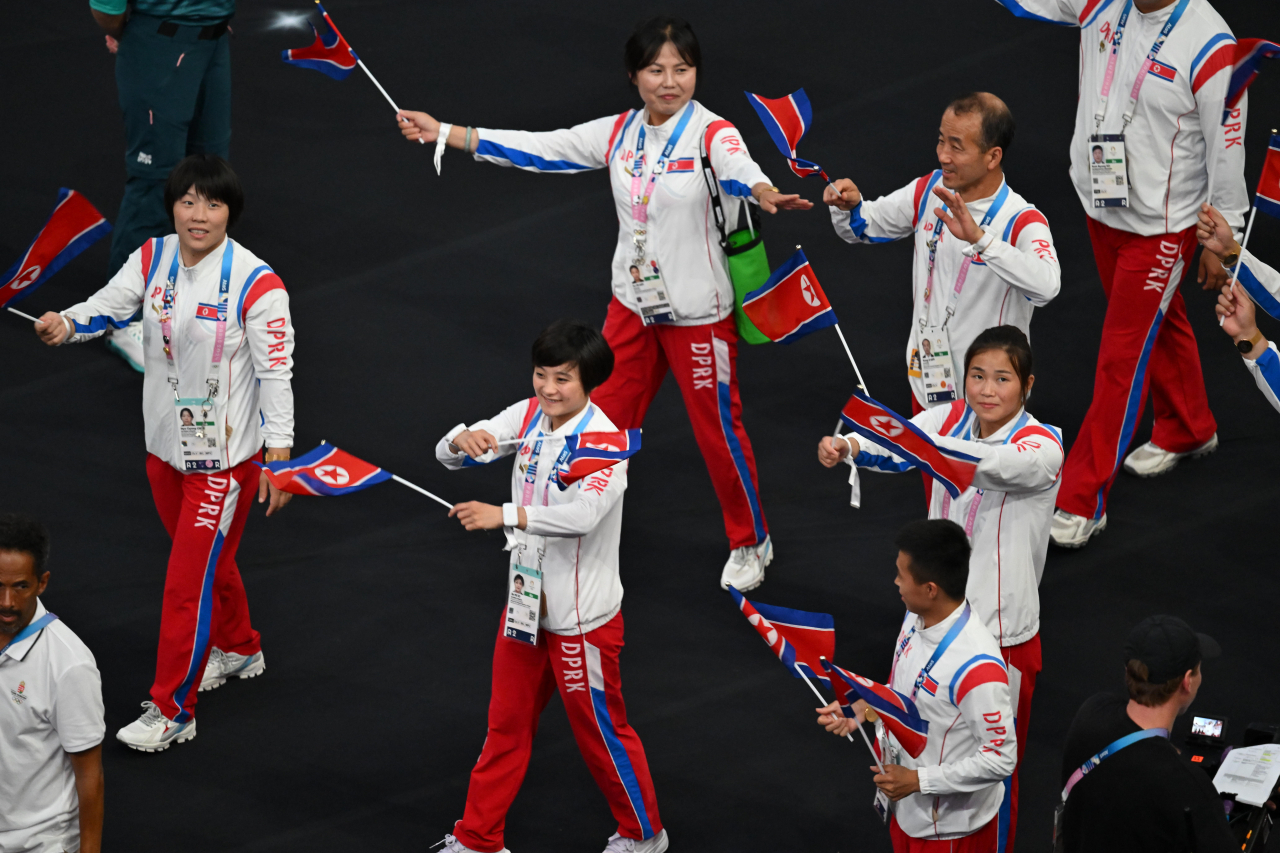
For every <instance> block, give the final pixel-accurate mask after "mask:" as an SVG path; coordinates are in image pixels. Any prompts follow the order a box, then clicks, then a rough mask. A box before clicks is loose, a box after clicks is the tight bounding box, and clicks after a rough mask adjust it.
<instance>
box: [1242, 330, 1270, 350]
mask: <svg viewBox="0 0 1280 853" xmlns="http://www.w3.org/2000/svg"><path fill="white" fill-rule="evenodd" d="M1263 340H1264V338H1263V336H1262V330H1261V329H1255V330H1254V332H1253V335H1252V337H1248V338H1241V339H1240V340H1238V341H1236V349H1238V350H1240V354H1241V355H1248V354H1249V353H1251V352H1253V348H1254V347H1256V346H1257V345H1258V344H1259V343H1261V342H1262V341H1263Z"/></svg>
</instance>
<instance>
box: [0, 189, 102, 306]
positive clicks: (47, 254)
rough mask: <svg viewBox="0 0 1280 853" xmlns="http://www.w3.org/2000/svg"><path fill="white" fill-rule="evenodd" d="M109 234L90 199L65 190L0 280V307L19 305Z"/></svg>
mask: <svg viewBox="0 0 1280 853" xmlns="http://www.w3.org/2000/svg"><path fill="white" fill-rule="evenodd" d="M110 232H111V223H110V222H108V221H107V220H106V218H105V217H104V216H103V215H102V214H101V213H99V212H98V211H97V210H96V209H95V208H94V206H93V205H92V204H89V200H88V199H86V198H85V197H84V196H82V195H80V193H78V192H76V191H75V190H69V189H67V188H66V187H63V188H62V189H60V190H58V203H57V204H56V205H54V207H53V213H51V214H50V215H49V220H48V221H47V222H45V224H44V227H43V228H41V229H40V233H39V234H37V235H36V239H35V240H33V241H32V242H31V245H30V246H28V247H27V251H26V252H24V253H23V254H22V256H21V257H20V258H18V260H17V261H15V262H14V264H13V266H11V267H9V270H8V272H6V273H5V274H4V277H3V278H0V282H3V284H0V305H4V304H6V303H8V302H19V301H21V300H23V299H25V298H26V297H27V296H30V295H31V292H32V291H33V290H35V289H36V288H37V287H39V286H40V285H42V284H44V283H45V282H46V281H48V280H49V277H50V276H52V275H53V274H54V273H56V272H57V271H58V270H60V269H62V268H63V266H65V265H66V263H67V262H68V261H70V260H71V259H72V258H74V257H75V256H76V255H78V254H80V253H81V252H83V251H84V250H85V249H87V248H89V247H90V246H92V245H93V244H94V243H95V242H96V241H97V240H98V239H99V238H101V237H102V236H104V235H105V234H108V233H110Z"/></svg>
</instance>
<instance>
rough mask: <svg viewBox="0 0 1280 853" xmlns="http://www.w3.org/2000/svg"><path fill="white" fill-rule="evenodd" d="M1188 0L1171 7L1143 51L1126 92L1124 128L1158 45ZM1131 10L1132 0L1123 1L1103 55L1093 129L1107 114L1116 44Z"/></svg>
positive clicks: (1129, 118)
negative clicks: (1104, 67) (1108, 49)
mask: <svg viewBox="0 0 1280 853" xmlns="http://www.w3.org/2000/svg"><path fill="white" fill-rule="evenodd" d="M1190 2H1191V0H1178V5H1177V6H1174V7H1173V13H1172V14H1171V15H1169V20H1167V21H1165V23H1164V27H1163V28H1162V29H1161V30H1160V35H1158V36H1156V42H1155V44H1153V45H1151V50H1149V51H1147V58H1146V59H1145V60H1143V62H1142V67H1140V68H1139V69H1138V76H1137V78H1136V79H1135V80H1134V81H1133V89H1131V90H1130V92H1129V108H1128V109H1127V110H1125V113H1124V126H1123V127H1122V128H1121V132H1123V131H1124V128H1127V127H1128V126H1129V122H1131V121H1133V111H1134V110H1135V109H1137V106H1138V93H1139V92H1141V91H1142V84H1143V83H1145V82H1146V80H1147V72H1148V71H1150V70H1151V64H1152V63H1153V62H1155V60H1156V56H1157V55H1158V54H1159V53H1160V48H1162V47H1164V43H1165V40H1166V39H1168V38H1169V34H1170V33H1172V32H1173V28H1174V27H1176V26H1177V25H1178V20H1179V19H1180V18H1181V17H1182V13H1183V12H1185V11H1187V5H1188V4H1189V3H1190ZM1132 9H1133V0H1125V4H1124V11H1123V12H1121V13H1120V20H1119V21H1117V22H1116V34H1115V36H1114V38H1112V40H1111V55H1110V56H1108V57H1107V73H1106V75H1105V76H1104V77H1103V78H1102V100H1101V102H1100V103H1099V104H1098V111H1097V112H1096V113H1094V114H1093V120H1094V127H1095V129H1101V128H1102V120H1103V119H1104V118H1106V116H1107V101H1108V100H1110V98H1111V83H1112V81H1113V80H1114V79H1115V76H1116V58H1117V56H1118V55H1119V53H1120V43H1121V42H1122V41H1124V28H1125V25H1126V24H1128V22H1129V12H1130V11H1132Z"/></svg>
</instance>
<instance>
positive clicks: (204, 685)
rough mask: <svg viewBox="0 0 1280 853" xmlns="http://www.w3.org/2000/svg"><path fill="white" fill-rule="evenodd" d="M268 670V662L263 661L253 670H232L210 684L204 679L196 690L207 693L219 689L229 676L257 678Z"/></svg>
mask: <svg viewBox="0 0 1280 853" xmlns="http://www.w3.org/2000/svg"><path fill="white" fill-rule="evenodd" d="M266 671H267V662H266V661H263V662H262V666H261V667H260V668H259V669H257V670H255V671H253V672H244V673H235V672H230V673H227V675H226V676H225V677H223V678H219V679H218V682H217V683H216V684H210V683H208V682H206V681H202V682H200V687H199V688H197V690H196V692H197V693H207V692H208V691H210V690H217V689H218V688H219V687H221V686H222V685H224V684H226V683H227V679H228V678H257V677H258V676H259V675H262V673H264V672H266Z"/></svg>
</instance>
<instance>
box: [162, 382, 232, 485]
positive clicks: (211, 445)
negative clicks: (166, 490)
mask: <svg viewBox="0 0 1280 853" xmlns="http://www.w3.org/2000/svg"><path fill="white" fill-rule="evenodd" d="M173 414H174V417H175V418H177V421H178V455H179V456H180V457H181V459H182V469H183V470H184V471H191V472H194V473H198V474H202V473H207V472H209V471H221V470H222V439H221V435H220V434H219V431H218V415H217V409H216V408H215V407H214V405H213V401H211V400H208V399H206V398H204V397H180V398H178V399H175V400H174V401H173Z"/></svg>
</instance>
